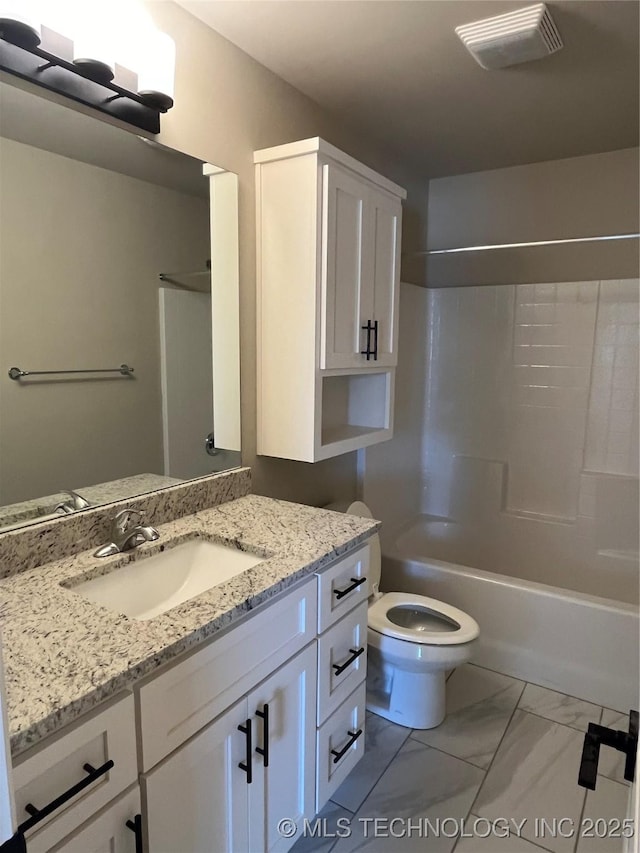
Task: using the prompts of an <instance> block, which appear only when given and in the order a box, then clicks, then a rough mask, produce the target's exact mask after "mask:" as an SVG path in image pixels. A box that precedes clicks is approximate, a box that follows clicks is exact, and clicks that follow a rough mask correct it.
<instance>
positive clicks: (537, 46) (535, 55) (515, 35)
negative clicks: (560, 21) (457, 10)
mask: <svg viewBox="0 0 640 853" xmlns="http://www.w3.org/2000/svg"><path fill="white" fill-rule="evenodd" d="M456 33H457V34H458V36H459V38H460V40H461V41H462V43H463V44H464V46H465V47H466V48H467V50H468V51H469V53H470V54H471V55H472V56H473V58H474V59H475V60H476V62H477V63H478V64H479V65H481V66H482V67H483V68H486V69H487V70H492V69H494V68H506V67H507V66H508V65H518V64H519V63H521V62H530V61H531V60H532V59H542V58H543V57H545V56H549V55H550V54H552V53H555V52H556V51H558V50H560V48H561V47H562V39H561V38H560V33H559V32H558V30H557V29H556V25H555V24H554V23H553V18H552V17H551V15H550V13H549V10H548V9H547V7H546V6H545V4H544V3H536V4H535V6H528V7H527V8H526V9H518V11H517V12H507V14H505V15H497V16H496V17H495V18H485V19H484V20H482V21H476V22H475V23H473V24H465V25H464V26H462V27H456Z"/></svg>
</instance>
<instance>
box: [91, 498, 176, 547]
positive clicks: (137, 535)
mask: <svg viewBox="0 0 640 853" xmlns="http://www.w3.org/2000/svg"><path fill="white" fill-rule="evenodd" d="M143 516H144V513H143V512H140V511H139V510H137V509H131V508H129V507H127V508H125V509H121V510H120V512H119V513H118V514H117V515H116V516H115V518H114V519H113V521H112V524H111V542H109V544H108V545H102V547H100V548H98V550H97V551H96V552H95V553H94V557H109V556H111V555H112V554H120V553H122V552H123V551H132V550H133V549H134V548H137V547H138V545H142V543H143V542H153V541H155V540H156V539H159V538H160V534H159V533H158V531H157V530H156V529H155V527H151V526H150V525H147V526H145V525H142V524H140V523H139V522H140V521H141V520H142V517H143ZM133 521H137V522H138V523H137V524H133V525H132V522H133Z"/></svg>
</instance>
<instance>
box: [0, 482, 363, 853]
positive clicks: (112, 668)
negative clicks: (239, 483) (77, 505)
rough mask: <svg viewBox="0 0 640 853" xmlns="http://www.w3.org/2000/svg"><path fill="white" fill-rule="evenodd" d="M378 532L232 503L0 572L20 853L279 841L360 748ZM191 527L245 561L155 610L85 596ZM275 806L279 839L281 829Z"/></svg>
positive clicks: (320, 513)
mask: <svg viewBox="0 0 640 853" xmlns="http://www.w3.org/2000/svg"><path fill="white" fill-rule="evenodd" d="M377 528H378V524H377V522H373V521H371V520H370V519H369V520H368V519H361V518H356V517H353V516H345V515H342V514H337V513H331V512H327V511H324V510H317V509H314V508H310V507H304V506H298V505H295V504H290V503H285V502H282V501H276V500H272V499H269V498H263V497H258V496H254V495H247V496H245V497H242V498H240V499H236V500H232V501H229V502H227V503H224V504H221V505H220V506H217V507H214V508H211V509H206V510H203V511H201V512H198V513H196V514H194V515H190V516H186V517H183V518H178V519H176V520H174V521H172V522H169V523H166V524H163V525H161V526H160V528H159V529H160V534H161V536H160V539H159V540H158V541H157V542H153V543H148V544H145V545H143V546H141V547H139V548H137V549H136V550H135V552H129V553H127V554H119V555H116V556H113V557H107V558H104V560H103V561H100V560H98V559H97V558H95V557H94V556H93V550H89V551H86V552H83V553H81V554H76V555H72V556H69V557H66V558H63V559H60V560H57V561H55V562H52V563H50V564H48V565H45V566H41V567H38V568H34V569H30V570H27V571H23V572H20V573H19V574H16V575H14V576H13V577H10V578H7V579H5V580H4V581H2V601H3V620H2V627H3V637H4V641H5V657H6V669H7V693H8V705H9V731H10V736H11V747H12V751H13V753H14V773H13V787H14V792H15V802H16V813H17V822H18V824H23V825H24V824H25V823H26V827H27V828H26V831H25V836H26V839H27V847H28V851H29V853H39V851H51V850H56V851H58V850H65V851H78V853H84V851H86V850H88V849H102V848H104V849H110V850H114V851H131V853H133V851H134V850H135V851H136V853H137V851H140V850H148V851H152V853H161V851H167V853H168V851H173V853H175V851H176V850H180V851H181V853H182V851H184V853H188V851H193V853H199V852H200V851H202V850H206V849H214V846H215V850H216V851H218V850H228V851H233V853H237V851H244V850H247V851H249V850H250V851H254V850H255V851H262V850H281V851H284V850H287V849H289V847H290V846H291V845H292V844H293V843H294V842H295V839H296V837H297V836H298V835H299V833H300V832H301V831H302V819H303V818H304V817H307V818H311V817H313V815H314V814H315V813H316V812H317V811H318V810H319V809H320V808H321V807H322V806H323V805H324V803H325V802H326V801H327V800H328V799H329V797H330V795H331V793H332V792H333V791H334V790H335V789H336V787H337V786H338V785H339V784H340V783H341V782H342V781H343V780H344V778H345V777H346V775H347V774H348V772H349V771H350V770H351V769H352V768H353V766H354V765H355V764H356V762H357V761H358V760H359V758H360V757H361V755H362V752H363V749H364V722H365V685H364V678H365V671H366V631H367V596H368V584H367V566H368V553H369V546H368V545H367V542H366V540H367V538H368V537H369V536H370V535H371V534H372V533H374V532H375V530H376V529H377ZM194 539H195V540H203V541H214V542H218V543H226V544H230V545H231V546H232V547H234V548H237V549H240V550H242V551H248V552H250V553H253V554H254V555H256V556H257V557H259V558H260V561H259V562H258V563H257V564H256V565H255V566H253V567H251V568H249V569H247V570H246V571H243V572H242V573H240V574H236V575H235V577H233V578H231V579H230V580H227V581H226V582H223V583H221V584H219V585H217V586H214V587H213V588H211V589H209V590H207V591H205V592H203V593H201V594H200V595H197V596H196V597H194V598H192V599H190V600H188V601H185V602H184V603H182V604H180V605H178V606H176V607H173V608H172V609H169V610H167V611H166V612H164V613H161V614H160V615H157V616H155V617H153V618H146V617H144V616H141V617H139V618H133V617H126V616H124V615H122V614H120V613H117V612H115V610H114V611H112V610H110V609H108V608H106V607H104V606H101V605H98V604H96V603H94V602H92V601H90V600H89V599H88V598H86V597H84V596H83V594H82V583H83V582H86V581H87V580H88V579H89V580H90V579H91V578H95V577H96V576H103V575H109V574H110V573H112V572H117V571H118V569H119V568H122V567H123V566H127V570H130V568H131V567H132V566H133V567H134V568H135V567H136V566H137V565H138V564H139V566H140V568H144V561H145V559H147V558H149V557H150V556H154V555H155V556H157V555H158V554H160V549H161V548H163V549H165V553H167V554H168V553H170V549H171V546H172V545H173V546H179V545H180V544H184V543H185V542H189V541H191V540H194ZM114 577H115V575H114ZM69 794H70V796H69ZM49 803H53V804H54V806H55V807H54V808H52V809H51V811H50V813H46V812H47V809H46V806H47V804H49ZM38 810H40V811H38ZM284 818H288V819H291V820H292V821H293V823H294V824H295V825H296V830H295V831H293V832H291V833H289V831H288V825H287V827H284V828H283V832H282V834H281V833H280V832H279V831H278V825H279V821H281V820H282V819H284ZM30 824H31V825H30ZM285 828H286V829H287V832H285V831H284V829H285ZM212 845H214V846H212Z"/></svg>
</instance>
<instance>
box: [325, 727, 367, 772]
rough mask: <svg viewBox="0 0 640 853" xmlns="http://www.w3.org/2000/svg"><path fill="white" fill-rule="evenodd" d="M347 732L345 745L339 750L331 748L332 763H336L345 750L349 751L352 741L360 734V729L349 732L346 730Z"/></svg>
mask: <svg viewBox="0 0 640 853" xmlns="http://www.w3.org/2000/svg"><path fill="white" fill-rule="evenodd" d="M347 734H348V735H349V740H348V741H347V745H346V746H344V747H343V748H342V749H340V750H338V749H332V750H331V755H333V763H334V764H337V763H338V761H340V759H341V758H342V756H343V755H345V754H346V753H347V752H349V750H350V749H351V747H352V746H353V745H354V743H355V742H356V741H357V740H358V738H359V737H360V735H361V734H362V729H358V731H357V732H349V731H348V732H347Z"/></svg>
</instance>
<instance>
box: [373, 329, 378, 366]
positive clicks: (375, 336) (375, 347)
mask: <svg viewBox="0 0 640 853" xmlns="http://www.w3.org/2000/svg"><path fill="white" fill-rule="evenodd" d="M373 336H374V337H373V340H374V344H373V360H374V361H377V360H378V321H377V320H374V321H373Z"/></svg>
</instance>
